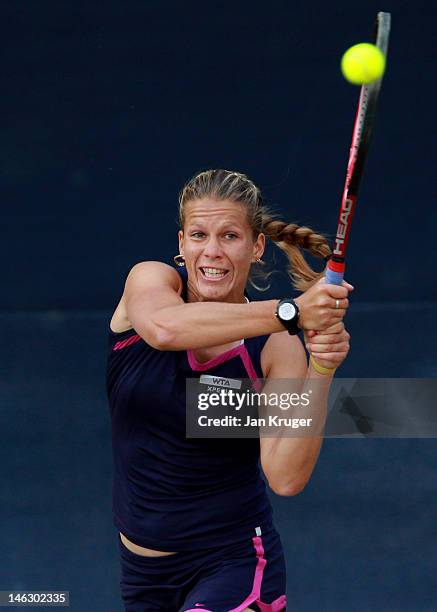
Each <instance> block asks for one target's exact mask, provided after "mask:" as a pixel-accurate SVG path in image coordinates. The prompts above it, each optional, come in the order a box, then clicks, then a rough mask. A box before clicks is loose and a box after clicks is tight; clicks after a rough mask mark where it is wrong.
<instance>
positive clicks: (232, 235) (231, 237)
mask: <svg viewBox="0 0 437 612" xmlns="http://www.w3.org/2000/svg"><path fill="white" fill-rule="evenodd" d="M225 236H226V238H229V239H230V240H233V239H234V238H238V236H237V234H234V233H233V232H227V233H226V234H225Z"/></svg>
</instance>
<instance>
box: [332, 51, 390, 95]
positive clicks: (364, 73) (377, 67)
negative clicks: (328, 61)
mask: <svg viewBox="0 0 437 612" xmlns="http://www.w3.org/2000/svg"><path fill="white" fill-rule="evenodd" d="M384 69H385V56H384V53H383V52H382V51H381V49H378V47H376V46H375V45H371V44H370V43H360V44H358V45H354V46H353V47H350V48H349V49H348V50H347V51H346V52H345V53H344V55H343V57H342V58H341V71H342V73H343V76H344V78H345V79H346V80H347V81H349V83H352V84H353V85H367V84H368V83H371V82H372V81H376V79H379V78H380V77H382V75H383V74H384Z"/></svg>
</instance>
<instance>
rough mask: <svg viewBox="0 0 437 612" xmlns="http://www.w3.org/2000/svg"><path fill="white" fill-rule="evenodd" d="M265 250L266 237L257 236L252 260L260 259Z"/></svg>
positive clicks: (262, 235)
mask: <svg viewBox="0 0 437 612" xmlns="http://www.w3.org/2000/svg"><path fill="white" fill-rule="evenodd" d="M265 248H266V237H265V234H262V233H260V234H258V238H257V239H256V240H255V242H254V244H253V257H254V259H261V257H262V256H263V253H264V250H265Z"/></svg>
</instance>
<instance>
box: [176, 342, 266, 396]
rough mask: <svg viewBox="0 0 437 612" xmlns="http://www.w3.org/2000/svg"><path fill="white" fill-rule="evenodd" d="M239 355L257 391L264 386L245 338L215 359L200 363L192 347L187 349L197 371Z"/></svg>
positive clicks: (191, 362)
mask: <svg viewBox="0 0 437 612" xmlns="http://www.w3.org/2000/svg"><path fill="white" fill-rule="evenodd" d="M237 356H240V357H241V360H242V362H243V365H244V368H245V370H246V372H247V376H248V377H249V378H250V380H251V381H252V383H253V386H254V387H255V389H256V390H257V391H260V390H261V388H262V384H261V383H260V381H259V379H258V376H257V373H256V371H255V368H254V366H253V363H252V359H251V358H250V355H249V352H248V350H247V348H246V345H245V344H244V340H243V341H242V343H241V344H240V345H239V346H234V348H232V349H229V350H228V351H225V352H224V353H221V354H220V355H217V357H214V359H210V360H209V361H205V362H204V363H200V361H197V359H196V357H195V356H194V352H193V351H192V350H191V349H188V350H187V357H188V363H189V364H190V367H191V369H192V370H194V371H195V372H204V371H205V370H209V369H210V368H213V367H215V366H218V365H220V364H222V363H225V362H226V361H229V359H232V358H233V357H237Z"/></svg>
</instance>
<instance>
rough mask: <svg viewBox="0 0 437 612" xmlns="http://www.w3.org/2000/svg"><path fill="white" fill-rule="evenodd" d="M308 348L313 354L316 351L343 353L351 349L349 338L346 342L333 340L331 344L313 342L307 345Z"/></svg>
mask: <svg viewBox="0 0 437 612" xmlns="http://www.w3.org/2000/svg"><path fill="white" fill-rule="evenodd" d="M308 347H309V348H308ZM307 350H308V351H310V352H311V353H312V354H313V355H314V354H315V353H320V354H323V355H325V354H329V353H342V352H345V351H348V350H349V343H348V342H347V340H345V341H344V342H331V343H330V344H319V343H311V344H309V345H307Z"/></svg>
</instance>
